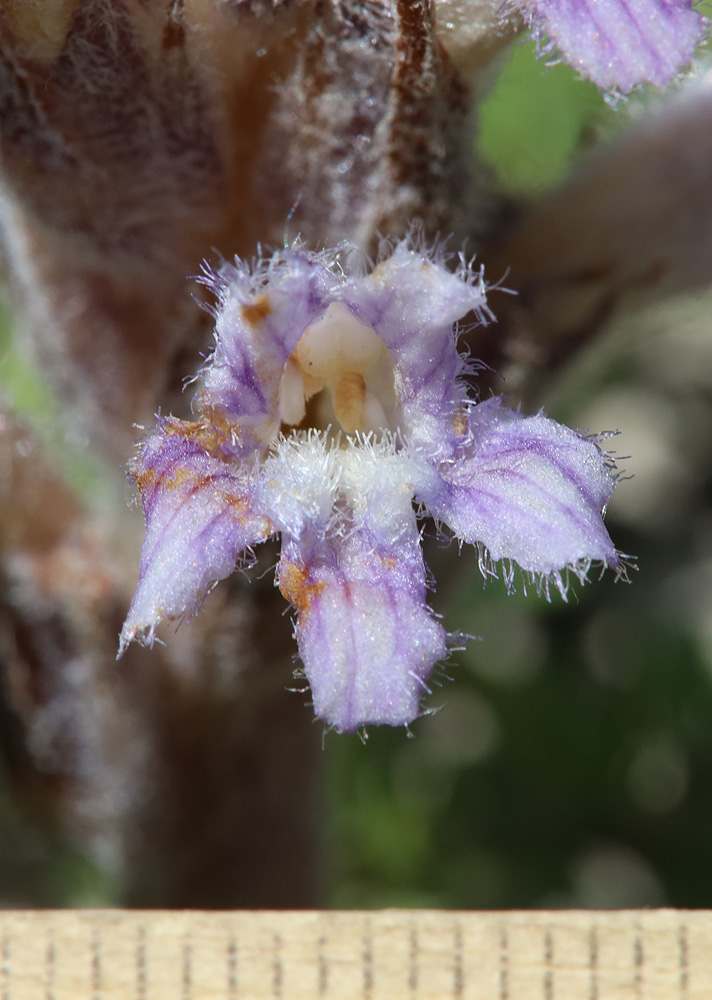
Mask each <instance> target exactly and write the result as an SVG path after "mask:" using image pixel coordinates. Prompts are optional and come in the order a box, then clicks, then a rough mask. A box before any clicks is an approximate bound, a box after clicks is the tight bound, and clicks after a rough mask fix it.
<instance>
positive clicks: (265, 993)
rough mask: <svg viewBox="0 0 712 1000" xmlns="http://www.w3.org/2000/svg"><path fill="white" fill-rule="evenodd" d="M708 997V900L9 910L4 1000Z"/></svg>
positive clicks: (1, 968) (0, 971)
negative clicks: (605, 905)
mask: <svg viewBox="0 0 712 1000" xmlns="http://www.w3.org/2000/svg"><path fill="white" fill-rule="evenodd" d="M306 997H309V998H326V1000H337V998H338V1000H710V998H712V912H709V911H701V910H700V911H682V910H637V911H616V912H602V911H571V910H560V911H530V912H510V911H507V912H476V913H473V912H462V911H431V910H382V911H372V912H364V911H348V912H345V911H315V912H310V911H302V912H279V911H238V912H234V913H222V912H215V913H204V912H198V911H184V912H158V911H137V910H133V911H126V910H61V911H60V910H52V911H33V912H28V911H4V912H3V913H2V915H0V1000H80V998H81V1000H119V998H120V1000H174V998H175V1000H217V998H221V1000H237V998H241V1000H242V998H249V1000H263V998H265V1000H267V998H269V1000H301V998H306Z"/></svg>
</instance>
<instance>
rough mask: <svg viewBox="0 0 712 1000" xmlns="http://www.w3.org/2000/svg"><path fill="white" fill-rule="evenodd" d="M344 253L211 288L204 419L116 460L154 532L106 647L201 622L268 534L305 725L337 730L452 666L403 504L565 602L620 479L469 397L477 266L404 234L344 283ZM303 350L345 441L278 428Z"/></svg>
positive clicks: (263, 269)
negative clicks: (171, 621) (308, 721)
mask: <svg viewBox="0 0 712 1000" xmlns="http://www.w3.org/2000/svg"><path fill="white" fill-rule="evenodd" d="M346 251H347V248H345V247H341V248H338V249H337V251H331V252H327V253H322V254H314V253H309V252H308V251H306V250H305V249H304V248H303V247H302V246H301V245H299V244H297V245H295V246H293V247H291V248H289V249H287V250H285V251H281V252H279V253H277V254H275V255H274V257H273V258H271V259H270V260H269V261H268V262H265V263H264V264H260V265H258V267H257V268H256V269H255V270H254V271H252V272H251V271H249V269H247V268H246V267H245V266H244V265H242V264H241V263H240V262H237V264H236V266H235V267H232V266H230V267H226V268H224V269H223V271H222V272H221V273H220V274H219V275H217V276H215V277H214V278H212V279H211V281H212V282H213V285H214V287H215V289H216V290H217V292H218V296H219V307H218V310H217V324H216V347H215V351H214V354H213V356H212V357H211V358H210V359H209V361H208V363H207V365H206V367H205V369H204V370H203V372H202V374H201V383H202V385H201V390H200V392H199V394H198V397H197V408H198V411H199V417H198V419H197V420H196V421H194V422H190V423H188V422H182V421H177V420H175V419H173V418H163V419H161V420H159V424H158V427H157V429H156V431H155V432H154V433H153V434H152V435H150V436H149V437H148V438H147V439H146V440H145V441H144V442H143V443H142V445H141V446H140V448H139V451H138V454H137V456H136V458H135V459H134V461H133V463H132V466H131V474H132V476H133V478H134V481H135V483H136V485H137V487H138V490H139V493H140V495H141V500H142V503H143V507H144V513H145V516H146V524H147V537H146V542H145V544H144V550H143V554H142V560H141V571H140V580H139V585H138V588H137V591H136V594H135V596H134V600H133V602H132V605H131V609H130V610H129V614H128V617H127V620H126V623H125V624H124V627H123V630H122V633H121V649H122V650H123V649H124V648H125V646H126V645H127V644H128V643H129V642H130V641H131V640H133V639H138V640H139V641H142V642H146V643H151V642H152V640H153V637H154V632H155V627H156V625H157V623H158V621H159V620H160V618H162V617H167V618H180V617H184V616H186V615H189V614H191V613H192V612H194V611H195V610H197V608H198V607H199V605H200V603H201V601H202V600H203V598H204V596H205V594H206V593H207V591H208V590H209V589H210V587H211V586H212V585H213V584H214V583H215V582H216V581H217V580H219V579H221V578H222V577H224V576H227V575H228V574H229V573H230V572H232V570H233V569H234V567H235V565H236V562H237V561H238V559H239V558H241V556H242V555H243V553H244V552H245V551H246V550H248V549H249V546H251V545H254V544H256V543H257V542H260V541H262V540H264V539H265V538H267V537H269V536H270V535H273V534H279V535H281V538H282V555H281V558H280V563H279V566H278V570H277V583H278V585H279V586H280V588H281V590H282V592H283V594H284V595H285V597H286V598H287V599H288V600H289V601H290V602H291V604H292V605H293V607H294V608H295V610H296V626H295V629H296V631H295V634H296V637H297V640H298V643H299V650H300V653H301V656H302V659H303V661H304V666H305V671H306V675H307V677H308V679H309V683H310V685H311V690H312V695H313V700H314V707H315V711H316V713H317V715H319V716H320V717H321V718H323V719H325V721H326V722H327V723H329V724H330V725H332V726H334V727H335V728H337V729H338V730H341V731H352V730H354V729H356V728H358V727H359V726H362V725H366V724H369V723H380V722H387V723H390V724H392V725H397V724H404V723H405V724H407V723H408V722H410V721H411V720H412V719H413V718H415V717H416V716H417V715H418V713H419V710H420V709H419V705H420V700H421V696H422V693H423V691H424V690H425V689H426V686H427V680H428V677H429V676H430V674H431V672H432V670H433V667H434V665H435V663H436V662H437V661H438V660H440V659H442V657H443V656H444V655H445V654H446V650H447V634H446V633H445V630H444V629H443V627H442V625H441V624H440V622H439V621H438V620H437V619H436V618H435V617H434V615H433V613H432V612H431V610H430V609H429V607H428V605H427V601H426V594H427V587H426V569H425V565H424V562H423V557H422V553H421V550H420V545H419V541H420V533H419V528H418V523H417V516H416V511H415V509H414V507H413V501H414V500H415V501H416V502H417V503H418V504H419V508H420V510H426V511H428V512H430V513H431V514H432V515H433V516H434V517H435V518H436V519H437V520H438V521H440V522H441V523H443V524H445V525H446V526H448V527H449V528H450V529H451V530H452V532H453V533H454V534H455V535H456V536H457V537H458V538H460V539H461V540H464V541H467V542H470V543H473V544H476V545H477V546H478V547H479V549H480V553H481V565H482V566H483V568H485V571H487V572H492V571H493V569H492V567H493V565H494V563H495V562H499V561H500V560H505V561H506V562H507V563H509V564H511V561H512V560H515V561H516V562H517V563H518V564H519V565H520V567H521V568H522V570H523V571H524V573H525V574H526V575H529V576H533V577H534V578H536V579H537V580H538V581H539V582H540V583H541V584H542V585H543V586H544V587H548V585H549V582H550V581H554V582H555V583H556V585H557V586H559V588H560V589H561V590H562V592H564V591H565V582H564V578H563V576H562V571H566V570H567V569H572V570H573V571H574V572H575V573H577V574H578V575H579V577H581V578H583V577H584V576H585V573H586V571H587V568H588V566H589V565H590V563H591V561H600V562H602V563H603V564H605V565H610V566H614V567H619V566H620V565H621V561H620V557H619V555H618V554H617V553H616V551H615V549H614V547H613V545H612V543H611V541H610V538H609V537H608V534H607V532H606V530H605V528H604V526H603V523H602V520H601V511H602V509H603V507H604V506H605V504H606V503H607V501H608V498H609V496H610V493H611V490H612V488H613V485H614V482H615V475H614V473H613V471H612V468H611V464H610V462H609V461H608V460H607V459H606V456H605V455H604V454H603V453H602V451H601V450H600V448H599V446H598V444H597V443H596V442H595V441H592V440H590V439H586V438H584V437H581V436H580V435H578V434H576V433H575V432H573V431H570V430H568V429H567V428H565V427H562V426H561V425H559V424H556V423H555V422H554V421H552V420H549V419H548V418H546V417H544V416H543V415H541V414H540V415H537V416H535V417H524V416H523V415H522V414H521V413H519V412H516V411H512V410H508V409H507V408H506V407H504V406H503V405H502V404H501V401H500V400H498V399H491V400H488V401H486V402H484V403H475V402H474V401H473V400H472V399H470V398H469V395H468V388H467V385H466V383H465V381H464V379H463V373H464V372H465V367H466V366H465V362H464V361H463V359H462V358H461V356H460V355H459V353H458V351H457V346H456V340H457V332H456V329H455V328H454V326H453V324H455V323H456V322H457V321H458V320H459V319H461V318H462V317H463V316H465V315H466V314H467V313H468V312H470V311H471V310H474V311H475V312H477V313H479V314H480V316H482V314H483V311H484V310H485V309H486V299H485V287H484V284H483V281H482V277H481V273H479V272H475V271H473V270H472V268H471V267H469V266H468V265H467V264H466V263H465V262H464V261H463V260H462V259H460V261H459V267H458V268H457V270H456V271H454V272H453V271H451V270H449V269H448V268H447V266H446V261H445V260H444V258H443V256H442V254H427V253H424V252H423V250H422V248H419V247H415V246H414V245H413V244H412V243H409V242H408V241H403V242H401V243H399V244H397V245H396V246H395V247H394V248H393V249H392V250H391V252H390V253H385V254H384V255H383V257H382V259H381V261H380V263H379V264H378V265H377V267H376V268H375V269H374V270H372V271H371V272H368V273H364V274H354V273H349V272H348V271H347V270H346V269H345V267H343V266H342V264H343V261H344V258H345V255H346ZM305 331H306V333H305ZM381 343H382V344H383V348H381V346H380V344H381ZM310 356H311V359H312V360H313V361H315V362H316V363H315V365H314V366H313V367H314V369H315V370H316V372H317V375H316V377H315V381H314V383H313V384H312V385H311V386H310V387H309V389H307V390H306V391H310V389H315V390H316V389H318V387H319V386H321V385H328V386H331V390H332V396H334V410H335V414H336V416H337V417H340V418H342V422H343V423H346V425H347V426H346V430H347V431H350V432H351V433H342V434H341V436H340V437H336V438H335V437H334V436H333V435H330V434H329V433H328V431H327V430H326V429H325V428H323V429H306V430H305V429H299V430H297V429H291V430H286V432H283V433H280V421H281V419H282V418H284V416H285V412H286V415H287V416H292V417H294V418H296V417H297V416H301V407H300V405H299V398H298V394H299V392H301V391H302V389H304V386H305V382H306V380H305V379H304V372H305V370H308V367H309V359H310ZM379 359H381V360H382V361H384V363H385V361H387V362H388V365H389V366H391V367H390V368H388V377H389V378H392V386H391V387H390V389H389V391H391V392H392V394H393V398H394V400H395V405H394V406H393V407H392V415H393V418H394V420H395V422H396V424H397V426H396V428H390V429H389V428H388V427H386V428H383V429H381V430H380V431H378V432H377V433H374V432H372V431H371V430H370V429H369V428H368V426H367V423H366V416H365V415H366V406H365V403H364V400H365V399H366V395H365V393H366V390H365V388H364V386H363V384H362V383H359V382H358V379H361V380H363V378H364V375H365V374H366V373H367V371H368V370H369V369H370V366H373V365H375V364H376V363H377V362H378V361H379ZM289 365H294V366H295V368H296V369H298V372H297V374H298V375H299V377H301V378H302V379H303V382H302V384H301V387H300V384H299V383H298V382H297V381H296V380H295V381H293V383H292V384H290V385H287V386H285V372H287V373H288V378H294V379H296V376H295V375H294V372H291V370H290V369H289ZM307 375H308V371H307ZM352 376H353V380H352V384H351V390H353V392H354V393H356V395H357V398H356V399H355V402H354V400H349V398H348V396H347V389H348V386H346V387H345V388H344V387H343V386H342V389H343V395H342V397H341V398H339V392H340V391H341V389H339V385H341V383H342V382H343V381H344V380H348V379H349V378H352ZM357 377H358V378H357ZM306 391H305V395H306ZM285 392H287V393H289V394H291V395H290V398H289V399H288V400H287V401H286V403H285V401H284V399H283V398H282V397H283V394H284V393H285ZM374 399H375V400H376V402H377V403H378V406H380V407H381V410H382V411H383V412H384V413H385V408H384V407H383V406H381V402H380V401H379V399H378V397H377V396H374ZM384 399H385V397H384ZM372 412H373V413H375V412H377V410H376V409H375V406H374V407H373V408H372ZM359 423H361V428H360V429H359V427H358V426H354V425H358V424H359ZM505 578H506V579H507V581H508V582H509V583H510V584H511V582H512V579H513V576H512V572H511V570H507V571H506V572H505Z"/></svg>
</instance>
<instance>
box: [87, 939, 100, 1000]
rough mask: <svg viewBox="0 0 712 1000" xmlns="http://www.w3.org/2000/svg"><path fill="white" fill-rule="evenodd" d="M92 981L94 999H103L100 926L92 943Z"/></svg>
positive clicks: (90, 971) (90, 972) (90, 973)
mask: <svg viewBox="0 0 712 1000" xmlns="http://www.w3.org/2000/svg"><path fill="white" fill-rule="evenodd" d="M89 951H90V959H91V964H90V969H89V975H90V982H91V996H92V1000H101V990H102V982H101V932H100V931H99V928H98V927H95V928H94V931H93V933H92V936H91V945H90V949H89Z"/></svg>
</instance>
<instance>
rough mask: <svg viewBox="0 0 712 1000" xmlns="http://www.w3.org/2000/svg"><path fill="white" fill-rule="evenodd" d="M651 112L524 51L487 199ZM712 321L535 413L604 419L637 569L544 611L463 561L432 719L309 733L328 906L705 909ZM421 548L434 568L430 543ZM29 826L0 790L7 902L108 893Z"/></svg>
mask: <svg viewBox="0 0 712 1000" xmlns="http://www.w3.org/2000/svg"><path fill="white" fill-rule="evenodd" d="M645 99H646V98H645V96H642V97H635V98H633V99H632V100H631V102H629V104H628V105H624V106H621V107H619V108H617V109H614V108H612V107H610V106H609V105H607V104H606V103H605V101H604V100H603V99H602V98H601V97H600V95H599V94H598V92H597V90H596V89H595V88H594V87H592V86H590V85H588V84H586V83H583V82H581V81H580V80H578V79H576V78H575V76H574V74H573V73H572V72H571V71H570V70H568V68H566V67H565V66H556V67H553V68H551V69H549V70H548V71H544V72H543V71H542V65H541V63H539V62H537V61H536V58H535V54H534V51H533V47H532V45H531V44H529V45H523V46H517V47H516V48H515V50H514V52H513V55H512V58H511V61H510V62H509V63H508V65H507V66H506V67H505V69H504V70H503V73H502V76H501V78H500V80H499V83H498V85H497V87H496V89H495V90H494V92H493V94H492V95H491V97H490V98H489V99H488V101H487V103H486V105H485V106H484V108H483V111H482V117H481V134H480V139H479V143H480V152H481V155H482V157H483V158H484V159H485V160H486V161H487V162H488V163H489V164H490V166H491V167H492V169H493V170H494V171H495V173H496V177H497V181H498V184H499V187H500V189H501V191H502V192H503V193H505V194H506V195H507V196H510V197H513V198H528V197H533V196H536V195H538V194H541V193H542V192H544V191H546V190H547V189H548V188H550V187H552V186H554V185H555V184H556V183H558V182H559V181H560V180H561V179H562V178H563V177H565V176H566V173H567V172H568V171H569V169H570V168H571V166H572V164H573V163H574V162H575V160H576V159H577V158H579V157H580V156H581V155H583V154H584V153H585V152H586V150H587V149H588V148H590V147H591V146H592V145H594V144H596V143H598V142H600V141H605V140H607V139H608V138H609V137H610V136H612V135H614V134H615V133H616V132H617V131H618V130H619V129H621V128H623V127H625V124H626V122H627V121H628V120H629V117H630V115H631V113H635V112H636V109H639V108H640V106H641V105H642V104H644V102H645ZM495 308H496V306H495ZM711 316H712V297H711V296H710V294H707V295H697V296H688V297H686V298H685V299H683V300H679V301H675V302H670V303H667V304H665V305H664V306H658V307H656V308H654V309H653V308H651V309H650V310H648V311H647V312H643V313H641V314H639V315H638V316H636V317H635V318H630V319H628V320H625V321H620V322H619V323H618V324H617V325H616V326H615V327H614V328H612V329H611V330H608V331H606V335H605V336H604V337H603V338H602V341H601V343H599V344H598V345H597V346H596V347H595V348H594V349H593V350H592V351H590V352H588V354H587V357H586V359H585V361H584V362H582V363H580V364H579V365H577V366H576V367H575V368H573V369H571V370H570V371H569V372H567V373H566V375H565V377H564V378H563V379H562V380H561V382H560V384H559V385H557V386H556V391H555V392H553V393H552V396H551V399H548V400H547V401H546V402H547V411H548V413H549V414H550V415H551V416H554V417H556V418H557V419H560V420H563V421H565V422H566V423H568V424H570V425H571V426H575V427H581V428H590V429H596V430H598V429H602V428H613V427H618V428H620V430H621V434H620V436H619V437H618V438H616V439H614V440H612V441H611V446H612V447H615V450H616V451H617V452H618V454H619V455H622V456H630V458H625V459H624V460H623V461H622V462H621V465H622V467H623V468H625V469H626V471H627V472H629V473H631V474H632V475H633V478H632V479H627V480H625V481H623V482H622V483H621V484H620V486H619V487H618V489H617V491H616V494H615V496H614V499H613V501H612V503H611V505H610V510H609V514H608V525H609V528H610V531H611V534H612V535H613V538H614V539H615V541H616V543H617V544H618V546H619V547H620V548H621V549H622V550H623V551H625V552H628V553H633V554H635V556H636V557H637V559H636V562H637V564H638V566H639V568H640V571H639V572H637V573H633V574H632V585H631V586H628V585H626V584H625V583H615V582H614V580H613V577H612V575H611V574H609V575H608V576H606V577H604V578H603V580H601V581H600V582H599V581H592V582H591V583H590V584H588V585H587V586H585V587H581V586H578V585H576V586H574V587H573V588H572V591H571V594H570V597H569V601H568V603H564V602H563V601H562V600H561V598H560V597H558V596H554V597H553V599H552V601H551V603H547V602H546V601H545V600H544V599H542V598H539V597H537V596H529V597H528V598H525V597H524V596H523V595H522V594H518V595H517V596H514V597H508V596H507V595H506V593H505V590H504V585H503V584H502V583H501V582H498V581H493V582H490V583H489V584H488V585H487V587H486V588H483V586H482V580H481V577H480V575H479V573H478V570H477V567H476V559H475V556H474V555H473V553H471V552H469V553H468V552H466V551H465V552H463V554H462V555H461V556H460V557H459V559H458V561H457V564H456V571H455V572H454V573H453V572H452V570H451V571H450V572H449V573H448V574H447V575H446V578H445V579H441V582H440V585H439V589H438V592H437V594H435V595H433V603H434V605H435V607H436V609H437V610H438V611H439V612H440V613H441V614H442V615H443V618H444V624H445V627H446V628H448V629H449V630H451V631H454V630H458V629H459V630H461V631H463V632H467V633H469V634H471V635H473V636H477V637H480V638H481V640H482V641H478V640H472V641H470V642H469V643H468V644H467V646H466V648H465V649H464V650H463V651H460V652H456V653H453V655H452V658H451V660H450V661H449V662H448V663H447V664H446V665H445V667H444V668H443V670H442V671H441V673H440V675H439V676H438V677H437V678H436V683H437V685H438V686H436V687H435V688H434V694H433V696H432V698H431V699H430V700H429V703H430V705H432V706H433V707H440V706H442V707H443V711H441V712H437V713H434V714H433V715H431V716H430V717H428V718H426V719H422V720H419V721H418V722H417V723H416V724H415V725H414V726H413V727H412V734H409V733H407V732H405V731H402V730H401V731H391V730H387V729H373V730H371V731H370V732H369V736H368V739H367V740H366V741H362V740H360V739H359V738H358V737H338V736H335V735H327V736H326V738H325V741H324V763H325V765H326V770H327V776H328V788H327V793H326V796H325V800H326V801H325V817H324V831H325V852H324V853H325V858H327V859H328V862H327V865H328V867H327V868H326V869H325V871H324V886H323V889H324V898H325V901H328V902H329V903H330V904H332V905H334V906H343V907H372V906H437V907H468V908H477V907H483V908H498V907H548V906H555V907H558V906H567V907H568V906H586V907H588V906H592V907H624V906H648V905H661V904H662V905H671V906H680V907H698V906H712V864H711V863H710V862H709V858H710V857H711V856H712V319H711V318H710V317H711ZM0 378H1V380H2V391H3V394H4V395H5V396H7V397H9V398H10V399H11V400H12V401H13V403H14V405H15V406H16V408H17V409H18V410H19V412H20V413H21V414H22V415H24V416H25V417H26V418H27V419H28V420H29V421H31V423H33V424H34V425H35V426H36V427H38V428H39V429H40V431H41V432H42V433H43V434H44V436H45V439H46V440H47V441H48V442H49V443H50V445H51V447H52V450H53V451H54V453H55V455H56V456H57V459H58V464H60V465H61V466H62V467H63V469H64V470H65V473H66V474H67V475H68V476H69V478H70V479H71V480H72V482H73V483H74V484H75V485H77V486H78V487H79V488H80V489H81V490H82V491H83V492H84V493H85V495H87V494H92V493H93V492H95V491H97V490H99V489H100V480H101V474H100V471H98V470H97V469H96V468H95V467H94V466H93V465H92V464H91V463H90V462H88V461H87V460H86V459H84V458H81V457H78V456H79V455H80V452H81V449H79V448H76V447H75V446H74V444H73V443H72V442H71V441H70V442H67V441H65V440H64V439H60V438H58V437H57V431H56V430H54V428H56V427H57V425H58V423H57V421H55V420H54V419H53V413H54V412H56V411H55V403H54V401H53V400H52V397H51V395H50V393H49V392H48V391H47V390H46V389H45V388H44V386H43V385H42V383H41V380H40V379H39V377H38V375H37V373H36V372H35V371H34V370H33V368H32V366H31V364H30V363H29V362H28V361H27V359H25V358H24V357H23V356H22V355H21V353H19V352H17V351H15V350H14V349H13V347H12V346H11V343H10V338H9V336H8V334H7V331H6V332H5V335H4V342H3V345H2V360H1V361H0ZM429 547H430V555H429V560H430V562H431V564H433V565H435V564H437V562H438V561H439V560H441V559H442V553H441V552H440V549H441V546H440V543H439V542H438V541H437V540H436V539H433V540H431V541H430V542H429ZM287 683H288V678H285V685H286V684H287ZM286 696H287V695H285V697H286ZM305 711H307V709H305ZM411 736H412V738H411ZM315 738H316V739H318V738H319V736H318V733H317V732H316V731H315ZM41 819H42V817H41V816H37V815H28V814H27V813H26V812H22V813H21V812H20V811H19V810H18V808H17V806H16V805H15V804H14V803H13V800H12V798H11V796H10V795H9V794H7V793H5V794H4V795H2V796H0V905H42V906H48V905H72V906H77V905H102V904H110V903H112V902H113V901H114V898H115V897H114V894H113V886H112V884H111V881H110V880H109V879H108V878H107V877H106V876H104V875H103V874H102V873H101V872H99V871H98V870H96V869H95V868H94V867H93V866H92V865H91V864H90V863H89V862H87V861H86V860H85V859H83V858H82V857H81V856H79V855H78V854H77V853H76V852H74V851H73V850H72V849H71V848H70V847H68V846H67V845H66V844H65V843H64V842H62V841H61V839H60V838H59V837H58V836H57V835H55V834H53V833H51V832H49V831H47V829H46V828H45V827H44V826H43V824H42V822H41Z"/></svg>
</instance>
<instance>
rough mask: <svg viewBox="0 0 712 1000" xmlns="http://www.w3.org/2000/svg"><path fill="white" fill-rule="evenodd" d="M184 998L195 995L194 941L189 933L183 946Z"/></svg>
mask: <svg viewBox="0 0 712 1000" xmlns="http://www.w3.org/2000/svg"><path fill="white" fill-rule="evenodd" d="M181 959H182V969H181V972H182V975H181V985H182V987H183V1000H191V997H192V996H193V943H192V941H191V939H190V935H189V934H187V935H186V937H185V939H184V941H183V946H182V948H181Z"/></svg>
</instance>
